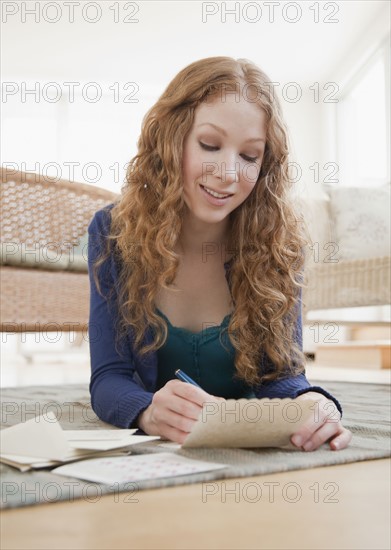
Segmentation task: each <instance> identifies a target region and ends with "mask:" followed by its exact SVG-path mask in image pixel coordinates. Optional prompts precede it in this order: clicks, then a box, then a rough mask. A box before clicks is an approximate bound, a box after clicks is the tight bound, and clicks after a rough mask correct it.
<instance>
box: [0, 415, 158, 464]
mask: <svg viewBox="0 0 391 550" xmlns="http://www.w3.org/2000/svg"><path fill="white" fill-rule="evenodd" d="M136 431H137V429H120V428H117V429H110V430H63V429H62V428H61V426H60V424H59V422H58V420H57V417H56V415H55V414H54V413H53V411H49V412H48V413H47V414H44V415H41V416H36V417H35V418H32V419H31V420H28V421H27V422H23V423H20V424H17V425H16V426H12V427H11V428H4V429H2V430H1V431H0V462H4V463H5V464H9V465H10V466H14V467H15V468H18V469H19V470H21V471H22V472H24V471H28V470H31V469H37V468H45V467H48V466H55V465H59V464H62V463H65V462H71V461H74V460H79V459H85V458H97V457H105V456H108V455H109V456H115V455H117V456H118V455H119V456H123V455H127V454H129V452H130V451H129V449H127V447H128V446H129V445H134V444H137V443H143V442H145V441H151V440H153V439H160V438H159V437H158V436H148V435H145V436H144V435H134V433H135V432H136Z"/></svg>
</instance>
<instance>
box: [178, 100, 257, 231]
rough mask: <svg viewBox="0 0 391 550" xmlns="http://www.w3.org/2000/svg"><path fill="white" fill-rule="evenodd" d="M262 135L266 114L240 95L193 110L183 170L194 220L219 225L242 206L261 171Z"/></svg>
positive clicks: (184, 184) (185, 147) (204, 104)
mask: <svg viewBox="0 0 391 550" xmlns="http://www.w3.org/2000/svg"><path fill="white" fill-rule="evenodd" d="M266 130H267V117H266V112H265V111H264V110H263V109H261V108H260V107H259V106H258V105H257V104H256V103H254V102H250V101H248V100H247V99H246V98H245V97H243V95H241V94H240V95H239V94H230V93H227V94H226V96H223V97H220V96H217V97H215V98H212V99H211V98H210V99H209V101H206V102H203V103H201V104H200V105H199V106H198V107H197V109H196V111H195V119H194V123H193V126H192V128H191V129H190V132H189V133H188V134H187V136H186V139H185V141H184V149H183V164H182V170H183V189H184V200H185V203H186V205H187V206H188V208H189V210H190V212H191V213H192V214H193V215H194V216H195V217H196V218H197V219H199V220H202V221H204V222H207V223H216V222H220V221H222V220H224V219H225V218H226V217H227V216H228V215H229V214H230V213H231V212H232V211H233V210H235V208H237V207H238V206H240V205H241V204H242V203H243V202H244V201H245V200H246V198H247V197H248V196H249V194H250V193H251V191H252V190H253V188H254V186H255V183H256V181H257V179H258V175H259V171H260V169H261V164H262V159H263V154H264V149H265V145H266ZM206 189H207V190H208V191H209V193H208V191H207V190H206ZM210 192H212V193H214V194H215V196H212V195H211V193H210ZM216 194H218V195H217V196H216ZM227 195H228V196H227Z"/></svg>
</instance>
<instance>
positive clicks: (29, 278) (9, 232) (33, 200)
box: [0, 168, 391, 332]
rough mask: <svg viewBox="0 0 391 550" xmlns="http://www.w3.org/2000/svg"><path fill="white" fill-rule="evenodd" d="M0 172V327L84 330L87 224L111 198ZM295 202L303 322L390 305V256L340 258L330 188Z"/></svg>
mask: <svg viewBox="0 0 391 550" xmlns="http://www.w3.org/2000/svg"><path fill="white" fill-rule="evenodd" d="M0 175H1V222H0V231H1V248H0V253H1V255H0V263H1V269H0V284H1V306H0V321H1V324H0V329H1V330H2V331H6V332H25V331H34V332H40V331H57V330H59V329H60V330H63V331H85V330H86V329H87V326H88V304H89V283H88V271H87V254H86V252H87V249H86V247H87V233H86V232H87V227H88V224H89V221H90V220H91V218H92V216H93V214H94V212H96V211H97V210H98V209H99V208H102V207H103V206H105V205H106V204H109V203H110V202H113V201H114V200H115V198H116V197H117V195H116V194H115V193H112V192H110V191H107V190H104V189H101V188H98V187H94V186H92V185H85V184H82V183H75V182H70V181H67V180H55V179H54V178H50V177H47V176H45V177H43V176H40V175H38V174H33V173H24V172H17V171H12V170H8V171H7V169H6V168H2V169H1V173H0ZM298 202H299V209H301V210H302V212H303V215H304V217H305V219H306V221H307V223H308V228H309V230H310V235H311V238H312V242H313V247H312V249H311V250H309V251H308V252H309V253H308V255H307V264H306V276H307V282H308V288H307V289H305V290H304V291H303V319H304V321H305V320H306V315H307V314H308V312H310V311H312V310H320V309H330V308H331V309H335V308H345V307H356V306H368V305H384V304H390V302H391V299H390V294H391V290H390V288H391V284H390V255H389V254H388V255H380V256H379V255H376V254H374V255H373V257H368V251H367V257H363V258H353V259H346V258H344V256H343V254H342V257H341V254H340V253H337V249H338V242H339V237H338V235H336V233H335V226H336V222H337V220H336V219H335V214H336V210H335V208H334V209H333V205H332V193H330V195H327V194H325V195H323V196H321V197H316V198H314V197H312V198H308V199H300V200H299V201H298ZM337 213H338V212H337ZM336 245H337V246H336Z"/></svg>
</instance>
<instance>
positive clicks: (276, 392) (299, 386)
mask: <svg viewBox="0 0 391 550" xmlns="http://www.w3.org/2000/svg"><path fill="white" fill-rule="evenodd" d="M301 296H302V291H301V288H300V295H299V302H298V308H299V313H298V316H297V321H296V325H295V330H294V338H295V340H296V343H297V344H298V346H299V347H300V349H301V350H302V351H303V328H302V325H303V322H302V303H301ZM260 368H261V370H262V372H265V371H272V370H274V367H273V363H272V362H271V360H270V358H269V357H268V356H267V355H266V354H264V356H263V359H262V364H261V367H260ZM309 391H313V392H317V393H321V394H322V395H324V396H325V397H327V398H328V399H330V400H331V401H333V402H334V404H335V406H336V407H337V409H338V410H339V412H340V413H341V418H342V414H343V411H342V407H341V404H340V403H339V401H338V400H337V399H336V398H335V397H334V396H333V395H331V394H330V393H329V392H328V391H326V390H325V389H323V388H322V387H320V386H312V385H311V384H310V383H309V381H308V380H307V378H306V375H305V371H304V372H302V373H301V374H299V375H297V376H292V375H287V376H285V377H283V378H279V379H277V380H273V381H271V382H265V383H263V384H261V385H259V386H256V387H255V388H254V394H255V396H256V397H258V398H262V397H267V398H269V399H272V398H275V397H278V398H283V397H290V398H292V399H295V398H296V397H298V396H299V395H302V394H303V393H307V392H309Z"/></svg>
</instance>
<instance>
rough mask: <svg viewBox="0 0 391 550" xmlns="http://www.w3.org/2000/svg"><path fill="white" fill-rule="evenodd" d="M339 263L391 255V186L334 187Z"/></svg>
mask: <svg viewBox="0 0 391 550" xmlns="http://www.w3.org/2000/svg"><path fill="white" fill-rule="evenodd" d="M327 192H328V194H329V196H330V214H331V219H332V224H333V228H334V231H335V237H336V241H337V245H338V251H337V257H338V259H339V260H353V259H361V258H374V257H382V256H389V255H390V185H384V186H381V187H330V188H329V189H327Z"/></svg>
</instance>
